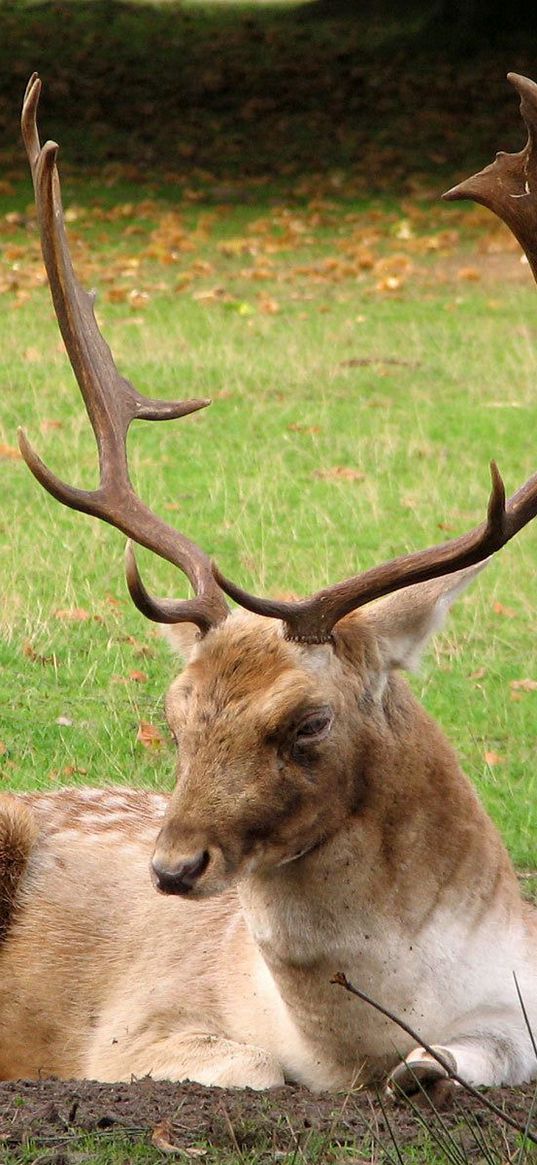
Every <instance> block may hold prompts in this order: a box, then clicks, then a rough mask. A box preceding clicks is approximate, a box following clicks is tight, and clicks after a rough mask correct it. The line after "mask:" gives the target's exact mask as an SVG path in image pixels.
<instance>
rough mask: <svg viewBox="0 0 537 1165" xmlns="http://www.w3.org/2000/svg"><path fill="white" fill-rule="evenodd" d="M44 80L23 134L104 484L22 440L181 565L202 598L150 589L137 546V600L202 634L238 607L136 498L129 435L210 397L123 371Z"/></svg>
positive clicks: (53, 282) (76, 494)
mask: <svg viewBox="0 0 537 1165" xmlns="http://www.w3.org/2000/svg"><path fill="white" fill-rule="evenodd" d="M40 93H41V82H40V80H39V78H38V76H37V74H36V73H34V74H33V75H32V77H31V78H30V81H29V82H28V86H27V88H26V93H25V95H24V102H23V107H22V135H23V139H24V144H25V146H26V152H27V154H28V159H29V162H30V167H31V171H32V178H33V183H34V189H35V198H36V206H37V214H38V220H39V228H40V234H41V246H42V250H43V258H44V261H45V267H46V270H47V275H48V279H49V283H50V289H51V293H52V299H53V302H54V308H55V311H56V315H57V318H58V323H59V326H60V330H61V333H62V336H63V339H64V343H65V347H66V349H67V353H68V356H69V359H70V361H71V365H72V368H73V371H74V373H75V376H76V379H77V381H78V384H79V387H80V390H81V392H82V396H83V398H84V402H85V405H86V409H87V412H88V416H89V418H90V421H91V424H92V427H93V431H94V433H95V438H96V441H97V448H98V452H99V466H100V485H99V487H98V488H97V489H96V490H91V491H90V490H82V489H76V488H74V487H73V486H70V485H67V484H66V483H65V482H63V481H61V480H60V479H59V478H58V477H56V475H55V474H54V473H52V471H51V470H50V469H48V468H47V466H46V465H44V463H43V462H42V461H41V459H40V458H39V457H38V455H37V453H36V452H35V450H34V449H33V448H32V446H31V445H30V443H29V441H28V439H27V437H26V435H25V434H24V432H22V430H21V431H20V432H19V444H20V449H21V453H22V455H23V457H24V459H25V461H26V464H27V465H28V467H29V468H30V469H31V471H32V473H33V474H34V476H35V477H36V478H37V480H38V481H39V482H40V483H41V485H42V486H44V488H45V489H46V490H48V492H49V493H51V494H53V496H54V497H55V498H57V499H58V501H60V502H63V504H64V505H66V506H70V507H71V508H72V509H75V510H82V511H83V512H84V513H86V514H93V515H94V516H95V517H98V518H103V519H104V521H106V522H109V523H110V524H111V525H112V526H116V527H117V528H118V529H119V530H122V531H123V533H125V534H127V535H129V536H130V537H131V538H133V539H134V540H135V541H136V542H138V543H140V544H141V545H142V546H146V547H147V548H148V549H150V550H154V551H155V553H156V554H158V555H160V557H161V558H165V559H167V560H168V562H171V563H173V564H174V565H175V566H178V567H179V568H180V569H181V570H182V571H183V572H184V573H185V574H186V576H187V578H188V579H189V581H190V583H191V584H192V587H193V589H194V592H195V595H196V597H195V598H193V599H187V600H182V601H181V600H179V601H177V602H174V601H172V600H167V599H163V600H156V599H152V598H150V597H149V595H148V594H147V592H146V591H145V590H144V588H143V586H142V583H141V580H140V577H139V574H138V571H137V568H136V564H135V562H134V555H133V552H132V550H130V551H129V556H128V561H127V581H128V584H129V590H130V592H131V595H132V597H133V599H134V601H135V602H136V603H137V605H138V606H139V607H140V609H141V610H142V611H143V613H144V614H145V615H147V616H149V618H151V619H154V620H156V621H157V622H163V623H177V622H183V621H188V622H192V623H196V624H197V626H198V627H199V629H200V631H201V632H202V634H205V632H206V631H208V630H209V628H210V627H212V626H215V625H216V624H218V623H221V622H222V620H223V619H225V618H226V616H227V615H228V614H229V610H228V606H227V603H226V601H225V599H224V596H223V594H222V592H221V590H220V588H219V587H218V585H217V583H216V581H215V578H214V575H213V573H212V568H211V563H210V560H209V558H208V557H207V555H205V554H204V552H203V551H202V550H200V548H199V547H198V546H196V545H195V543H194V542H191V541H190V540H189V539H188V538H186V537H185V536H184V535H183V534H180V533H179V532H178V531H177V530H175V529H174V528H173V527H172V526H169V525H168V524H167V523H166V522H164V521H163V520H162V519H161V518H159V517H158V516H157V515H156V514H153V513H152V511H151V510H149V509H148V507H147V506H145V505H144V503H143V502H142V501H141V500H140V499H139V498H138V497H137V495H136V493H135V492H134V490H133V487H132V484H131V482H130V478H129V472H128V463H127V449H126V438H127V431H128V428H129V425H130V423H131V421H132V420H134V419H136V418H140V419H141V420H146V421H165V420H169V419H172V418H176V417H184V416H186V415H187V414H188V413H193V412H196V411H197V409H201V408H204V407H205V406H206V405H208V404H210V401H208V400H187V401H163V400H151V399H150V398H148V397H144V396H142V395H141V394H140V393H139V392H137V390H136V389H135V388H134V387H133V385H132V384H130V382H129V381H128V380H125V379H124V378H123V377H122V376H120V374H119V372H118V371H117V368H116V366H115V364H114V361H113V358H112V353H111V352H110V349H109V347H108V345H107V344H106V342H105V340H104V339H103V337H102V335H101V333H100V331H99V328H98V326H97V322H96V320H95V315H94V312H93V297H92V296H91V295H88V293H87V292H86V291H84V290H83V288H82V287H81V286H80V284H79V283H77V280H76V278H75V274H74V271H73V267H72V263H71V258H70V255H69V248H68V244H67V238H66V233H65V224H64V216H63V208H62V203H61V194H60V182H59V177H58V171H57V168H56V156H57V153H58V146H57V145H56V143H55V142H46V143H45V145H44V146H43V147H41V145H40V141H39V134H38V130H37V122H36V117H37V107H38V104H39V97H40Z"/></svg>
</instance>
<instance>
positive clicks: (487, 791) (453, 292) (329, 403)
mask: <svg viewBox="0 0 537 1165" xmlns="http://www.w3.org/2000/svg"><path fill="white" fill-rule="evenodd" d="M134 194H138V200H139V197H140V196H139V193H138V192H133V195H134ZM28 196H29V191H28V189H26V190H25V191H23V192H21V193H20V194H18V197H17V198H16V199H14V200H13V203H12V204H11V205H12V207H13V208H15V210H17V209H18V208H23V207H24V206H25V205H26V204H27V202H28ZM318 202H319V200H312V201H311V202H309V203H304V204H303V205H301V206H293V207H291V208H289V207H288V206H283V205H281V204H279V203H275V204H274V205H269V206H266V207H258V206H256V207H255V209H251V210H250V209H247V210H242V209H238V208H236V207H229V206H225V205H221V206H217V207H216V208H214V207H211V208H207V207H205V206H203V205H202V204H199V203H198V204H196V206H195V208H192V207H190V206H189V205H187V206H186V207H184V208H183V207H182V206H180V207H177V205H176V204H174V203H171V202H170V200H169V196H168V197H166V195H165V194H162V195H161V194H160V193H159V192H157V193H155V194H153V195H152V197H151V199H150V200H148V199H147V198H146V199H144V201H143V202H142V205H141V210H140V213H138V205H139V201H135V200H134V199H133V198H131V201H130V202H129V203H128V204H127V203H122V202H120V203H116V204H115V205H114V206H112V207H110V209H109V211H108V212H106V214H105V216H104V222H103V221H102V219H103V211H102V202H101V199H100V193H99V191H98V190H94V191H92V192H91V195H90V197H89V198H88V197H87V192H86V191H85V189H84V184H83V183H81V185H80V188H79V189H77V191H76V204H75V208H73V209H72V210H71V213H70V214H69V218H71V219H72V220H73V221H72V237H73V248H74V254H75V258H76V259H77V260H78V269H79V272H80V275H81V277H82V278H83V279H84V281H85V283H86V285H88V286H95V287H96V288H97V290H98V316H99V319H100V321H101V323H102V327H103V331H104V333H105V335H106V338H107V339H108V341H109V343H110V344H111V346H112V349H113V351H114V353H115V355H116V359H117V362H118V365H119V367H120V369H121V371H122V372H124V373H125V374H127V375H128V376H129V377H130V378H131V379H132V380H133V381H134V382H135V383H136V385H137V386H139V387H140V389H142V390H143V391H147V392H149V393H153V392H154V393H155V394H159V395H163V396H173V395H181V396H189V395H201V396H210V397H212V398H213V404H212V406H211V408H210V409H208V410H207V411H206V412H204V413H202V414H198V415H197V416H194V417H192V418H188V419H185V420H183V421H182V422H175V423H169V424H167V425H166V426H162V425H160V426H150V425H148V424H145V425H139V426H137V427H135V429H134V431H133V434H132V437H131V440H130V448H131V459H132V465H133V471H134V476H135V480H136V482H137V486H138V489H139V491H140V493H141V494H142V496H143V497H144V498H145V499H146V500H147V501H148V502H149V503H150V504H151V505H152V506H153V508H155V509H156V510H158V511H159V512H160V513H162V514H163V515H164V516H166V517H168V518H169V520H171V521H173V522H176V523H177V524H178V525H179V526H180V527H181V528H182V529H183V530H185V531H186V532H187V533H188V534H189V535H190V536H191V537H194V538H195V539H196V540H197V541H198V542H199V543H200V544H201V545H202V546H203V547H204V548H205V549H206V550H207V551H208V552H209V553H211V554H212V555H213V556H214V558H215V559H216V561H217V562H218V563H219V564H220V565H221V566H222V568H223V569H224V571H225V572H227V573H231V575H232V576H233V577H235V578H236V579H237V580H239V581H241V582H242V583H245V584H246V585H248V586H253V587H255V588H256V589H258V590H259V591H262V592H266V593H284V592H293V593H297V594H305V593H308V592H310V591H311V590H312V589H314V588H318V587H320V586H323V585H325V584H326V583H328V582H330V581H333V580H337V579H338V578H341V577H344V576H345V575H346V574H347V575H348V574H351V573H354V572H355V571H356V570H357V569H360V568H363V567H367V566H370V565H372V564H374V563H376V562H379V561H382V560H383V559H386V558H388V557H392V556H394V555H396V554H398V553H401V552H404V551H407V550H411V549H417V548H419V547H422V546H425V545H428V544H430V543H433V542H436V541H443V540H445V538H447V537H449V536H452V535H455V534H457V533H459V532H461V531H463V530H464V529H466V528H470V527H471V526H472V525H474V524H477V523H478V522H479V521H481V520H482V517H483V516H484V512H485V508H486V501H487V496H488V462H489V460H490V458H491V457H492V456H495V457H496V458H497V459H498V461H499V463H500V466H501V467H502V468H503V471H504V474H505V479H506V485H507V489H508V492H510V491H512V490H513V489H514V488H516V487H517V486H518V485H519V484H521V483H522V481H523V480H524V479H525V478H526V477H527V476H529V474H530V473H531V472H532V470H533V469H534V467H535V450H534V442H533V427H534V418H535V414H536V404H535V391H534V383H535V373H536V368H535V365H536V361H535V353H534V350H533V346H532V337H533V334H534V325H533V319H534V313H535V293H534V290H533V287H532V286H531V285H530V282H529V277H528V278H527V279H525V278H524V272H522V277H521V278H520V280H517V279H515V278H513V281H512V283H511V284H510V283H509V282H507V280H508V279H509V278H511V275H512V274H514V275H515V276H516V275H517V266H518V263H519V260H518V256H517V255H515V254H513V253H512V252H511V251H510V250H506V251H502V252H500V255H499V256H498V255H497V254H496V253H493V254H492V255H491V254H490V251H491V250H492V251H493V252H494V249H495V248H497V247H498V246H500V245H505V246H506V247H508V246H509V243H508V240H507V238H506V237H505V238H504V236H503V235H500V234H499V233H498V234H497V233H496V232H495V231H493V232H492V233H491V224H490V223H489V222H488V220H487V219H486V217H485V214H484V212H483V214H477V213H475V212H470V213H468V211H467V210H460V209H452V208H443V207H437V206H434V207H433V206H431V207H423V206H416V208H415V209H413V208H412V207H410V208H409V207H408V206H407V207H405V208H401V207H397V206H392V207H389V208H386V207H384V206H383V205H382V203H381V202H379V203H377V204H375V205H371V204H369V205H360V204H359V203H355V202H353V203H348V202H335V201H333V200H332V201H331V202H328V201H327V200H324V203H323V205H322V206H319V205H318ZM66 205H67V207H68V208H69V202H68V201H67V199H66ZM409 211H410V216H409ZM7 213H8V214H10V215H11V214H12V212H7ZM25 215H26V212H24V221H23V222H22V223H19V222H18V221H17V222H15V223H14V224H13V223H8V224H7V226H8V227H9V232H8V237H7V238H6V235H4V262H3V267H2V272H3V274H2V276H1V277H2V278H4V279H5V280H6V281H9V279H10V278H13V272H14V270H16V275H15V279H14V282H15V286H12V287H11V288H7V289H6V290H5V293H4V295H3V296H2V297H1V299H0V310H1V313H2V314H1V316H0V334H1V345H2V353H3V359H4V364H5V370H6V371H5V374H4V377H3V381H4V393H3V399H2V405H1V432H0V437H1V441H2V443H3V457H2V459H1V461H0V472H1V473H2V478H3V483H4V484H3V499H4V501H3V512H2V527H3V531H4V537H3V540H2V541H3V545H2V549H1V553H2V559H3V563H4V570H3V579H4V582H3V593H2V625H3V630H4V636H3V642H2V648H1V650H2V665H3V669H2V673H1V675H2V683H3V685H4V689H5V690H4V693H3V697H4V723H3V729H2V743H3V752H2V756H1V763H2V770H3V775H4V777H5V780H6V783H7V785H8V786H9V787H15V788H18V787H28V785H34V784H38V785H39V786H40V787H49V786H50V783H51V782H58V781H65V780H84V781H86V780H88V781H92V782H97V783H102V782H104V781H109V780H114V781H115V780H120V781H147V782H150V783H151V784H153V783H155V784H157V785H168V784H169V782H170V780H171V773H172V767H173V756H172V750H171V745H170V744H169V742H168V740H167V738H166V734H165V730H164V728H163V724H162V695H163V692H164V690H165V687H166V684H167V683H168V681H169V679H170V677H171V675H172V674H173V669H174V662H173V660H171V659H170V658H169V657H168V654H167V650H166V648H165V646H164V644H163V643H162V642H161V641H160V638H159V635H158V632H156V631H155V629H154V628H153V627H152V626H151V625H148V624H146V623H145V622H144V621H143V619H142V618H141V616H139V615H138V613H137V612H136V611H135V610H133V609H132V608H131V605H130V602H129V601H128V598H127V597H126V595H125V588H124V584H123V567H122V539H121V537H120V536H119V535H118V534H117V533H116V532H114V531H113V530H111V529H109V528H108V527H105V526H104V525H102V524H100V523H98V522H97V521H96V520H94V519H89V518H87V517H85V516H82V515H78V514H74V513H71V512H69V511H66V510H64V509H63V508H62V507H61V506H59V505H58V504H57V503H56V502H55V501H54V500H52V499H50V498H49V497H48V496H46V495H45V494H44V493H43V492H42V491H41V490H40V489H39V487H38V486H37V485H36V483H35V482H34V480H33V478H32V477H31V475H30V474H29V473H28V471H27V469H26V467H25V465H24V463H23V462H22V461H20V460H17V459H16V458H13V457H12V456H11V450H12V448H13V447H14V446H15V444H16V436H15V434H16V428H17V425H18V424H23V425H24V427H25V429H26V431H27V433H28V435H29V436H30V438H31V439H32V441H34V443H35V444H36V446H37V447H38V449H39V451H40V454H41V455H42V456H43V458H44V459H45V460H46V461H47V462H49V463H50V464H51V465H52V466H53V467H54V469H55V470H56V471H57V472H58V473H59V474H60V475H63V476H64V477H65V478H67V479H68V480H70V481H72V482H76V484H81V485H86V486H88V485H91V484H92V483H93V482H94V481H95V473H96V456H95V450H94V445H93V439H92V434H91V431H90V429H89V425H88V424H87V422H86V419H85V416H84V414H83V408H82V404H81V401H80V399H79V397H78V394H77V390H76V387H75V385H74V382H73V378H72V374H71V372H70V369H69V367H68V364H67V360H66V357H65V355H64V353H63V351H62V346H61V341H60V340H59V338H58V335H57V330H56V326H55V323H54V321H53V318H52V312H51V307H50V304H49V297H48V291H47V289H46V287H44V286H42V282H43V280H42V273H41V269H40V264H39V260H38V256H37V241H36V239H35V224H34V222H33V219H32V218H31V217H30V218H26V217H25ZM4 224H6V220H5V218H4ZM133 227H134V230H133V229H132V228H133ZM4 230H5V227H4ZM498 240H500V242H498ZM487 248H488V250H487ZM13 255H16V256H17V258H16V259H13V258H12V256H13ZM498 258H500V259H501V262H502V268H503V276H502V278H503V284H502V283H500V282H499V280H498V279H497V278H496V277H495V275H494V271H492V273H489V267H490V266H491V263H490V260H491V259H492V260H494V263H493V264H492V266H493V267H494V264H495V263H496V261H497V259H498ZM10 272H11V274H10ZM535 537H536V534H535V529H532V528H530V529H528V530H526V531H524V532H523V533H521V535H520V536H519V537H518V538H517V540H516V542H515V543H513V544H512V545H511V546H509V548H507V549H506V550H504V552H503V553H502V554H501V556H499V557H498V559H497V560H496V561H495V562H493V563H492V564H491V565H490V566H489V568H488V569H487V571H486V573H485V574H484V576H482V578H481V579H480V580H479V582H478V583H477V584H476V585H475V587H474V588H473V589H472V591H471V592H470V593H469V594H468V595H467V596H466V597H465V598H464V599H463V600H462V601H461V602H460V603H459V605H458V607H457V609H456V610H455V612H454V614H453V616H452V619H451V622H450V624H449V629H448V630H447V632H446V633H445V634H444V635H443V636H442V637H441V638H440V639H439V640H438V642H437V644H436V648H435V650H434V651H433V652H431V653H430V654H429V656H428V658H427V660H426V662H425V664H424V667H423V670H422V672H421V674H420V675H419V676H418V677H417V678H416V679H414V680H413V682H414V684H415V686H416V689H417V691H418V692H419V693H420V695H422V696H423V698H424V700H425V703H426V704H427V706H428V708H429V709H430V711H431V712H432V713H433V715H435V716H437V717H438V718H439V720H440V722H441V723H442V725H443V726H444V728H445V730H446V732H447V733H448V735H449V736H450V738H451V739H452V740H453V741H454V743H456V745H457V746H458V748H459V750H460V752H461V755H462V758H463V761H464V764H465V767H466V769H467V771H468V773H469V775H470V776H471V777H472V779H473V780H474V781H475V783H476V785H477V787H478V788H479V790H480V792H481V794H482V796H483V798H484V800H485V802H486V804H487V806H488V807H489V809H490V811H491V813H492V814H493V816H494V818H495V820H496V821H497V823H498V825H499V826H500V828H501V829H502V831H503V833H504V836H505V838H506V841H507V843H508V845H509V847H510V850H511V852H512V854H513V857H514V859H515V861H516V862H517V864H518V865H519V866H520V867H522V868H529V867H531V866H532V865H534V864H535V841H534V839H535V829H536V825H537V821H536V785H535V781H536V777H535V756H536V744H537V741H536V732H535V725H536V723H537V718H536V711H537V690H535V686H534V682H535V680H536V679H537V651H536V646H535V644H536V636H535V628H536V615H535V610H536V602H535V598H536V595H535V556H536V551H535ZM142 558H143V559H144V567H145V571H146V573H147V575H148V578H149V580H150V583H151V586H152V587H153V588H156V589H157V591H158V590H160V591H161V592H164V593H171V594H174V593H179V594H180V593H185V590H184V583H183V580H182V579H181V577H177V576H176V575H174V574H173V573H172V571H171V570H169V569H168V568H166V567H165V566H164V565H163V564H161V563H156V562H152V561H151V560H150V558H149V556H148V555H142ZM525 681H531V682H525ZM66 721H68V723H66ZM141 721H147V722H150V723H152V724H154V725H155V727H157V728H158V729H159V731H160V732H162V734H163V737H164V742H163V744H162V747H160V748H151V749H147V748H145V747H144V746H143V745H141V744H140V743H139V742H137V732H138V726H139V723H140V722H141Z"/></svg>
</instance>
